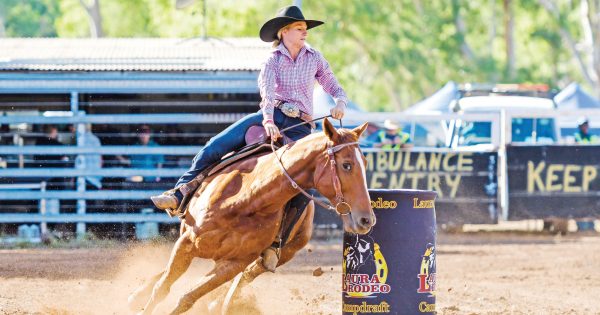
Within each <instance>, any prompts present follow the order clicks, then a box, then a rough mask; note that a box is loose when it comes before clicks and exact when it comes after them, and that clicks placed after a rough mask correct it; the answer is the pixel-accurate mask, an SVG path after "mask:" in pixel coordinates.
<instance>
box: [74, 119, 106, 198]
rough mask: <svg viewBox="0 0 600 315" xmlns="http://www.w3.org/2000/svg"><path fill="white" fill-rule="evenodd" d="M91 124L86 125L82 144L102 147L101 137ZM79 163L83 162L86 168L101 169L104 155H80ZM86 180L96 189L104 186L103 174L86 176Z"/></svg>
mask: <svg viewBox="0 0 600 315" xmlns="http://www.w3.org/2000/svg"><path fill="white" fill-rule="evenodd" d="M91 126H92V125H91V124H87V125H86V130H85V132H84V133H83V134H82V135H81V141H80V142H81V145H82V146H84V147H100V146H101V143H100V139H99V138H98V137H97V136H96V135H94V134H93V133H92V127H91ZM77 163H83V165H84V168H85V169H100V168H102V156H101V155H100V154H86V155H79V156H78V157H77ZM85 181H86V183H87V184H89V185H91V186H93V187H95V188H96V189H101V188H102V176H86V177H85Z"/></svg>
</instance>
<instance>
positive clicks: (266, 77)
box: [258, 55, 281, 139]
mask: <svg viewBox="0 0 600 315" xmlns="http://www.w3.org/2000/svg"><path fill="white" fill-rule="evenodd" d="M276 75H277V66H276V63H275V55H271V57H269V59H268V60H267V61H266V62H265V64H264V65H263V67H262V69H261V70H260V74H259V75H258V88H259V89H260V96H261V98H262V101H261V102H260V107H261V109H262V112H263V126H264V127H265V131H266V133H267V136H269V137H272V138H274V139H277V138H279V137H280V136H281V135H280V134H279V128H277V126H276V125H275V121H274V120H273V113H274V111H275V102H276V101H277V100H276V99H275V84H276V83H275V82H276V81H275V79H276Z"/></svg>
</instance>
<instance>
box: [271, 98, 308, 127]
mask: <svg viewBox="0 0 600 315" xmlns="http://www.w3.org/2000/svg"><path fill="white" fill-rule="evenodd" d="M275 107H276V108H279V110H281V112H282V113H283V114H284V115H286V116H288V117H291V118H300V119H302V120H304V121H305V122H308V123H310V126H311V127H312V129H315V123H314V122H313V121H312V120H313V118H312V116H311V115H309V114H307V113H305V112H303V111H301V110H300V108H298V106H296V105H294V104H291V103H286V102H284V101H277V103H276V104H275Z"/></svg>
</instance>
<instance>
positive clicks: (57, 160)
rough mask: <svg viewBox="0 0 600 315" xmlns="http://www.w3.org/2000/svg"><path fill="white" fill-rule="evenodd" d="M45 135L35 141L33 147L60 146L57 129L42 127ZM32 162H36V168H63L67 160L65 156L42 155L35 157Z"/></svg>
mask: <svg viewBox="0 0 600 315" xmlns="http://www.w3.org/2000/svg"><path fill="white" fill-rule="evenodd" d="M44 133H45V135H44V136H42V137H41V138H38V139H37V140H36V141H35V145H39V146H61V145H63V144H62V143H60V142H59V141H58V128H57V127H56V126H54V125H46V126H45V127H44ZM33 160H34V161H36V163H35V166H36V167H65V164H66V162H67V161H68V160H69V158H68V157H67V156H66V155H60V154H42V155H35V156H34V157H33Z"/></svg>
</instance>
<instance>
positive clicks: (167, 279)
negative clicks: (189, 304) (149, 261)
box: [143, 233, 194, 314]
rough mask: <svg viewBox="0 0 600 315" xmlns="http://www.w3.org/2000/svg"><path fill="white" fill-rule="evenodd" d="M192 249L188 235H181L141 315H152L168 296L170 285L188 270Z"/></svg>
mask: <svg viewBox="0 0 600 315" xmlns="http://www.w3.org/2000/svg"><path fill="white" fill-rule="evenodd" d="M192 248H193V244H192V242H191V241H190V239H189V233H184V234H182V235H181V236H180V237H179V239H178V240H177V242H176V243H175V247H174V248H173V251H172V252H171V258H170V259H169V263H168V264H167V268H166V269H165V271H164V272H163V273H162V275H161V277H160V279H158V281H157V282H156V284H155V285H154V288H153V290H152V294H151V295H150V300H149V301H148V303H146V306H145V307H144V311H143V314H152V311H153V310H154V308H155V307H156V305H157V304H158V303H160V302H161V301H162V300H163V299H164V298H165V297H166V296H167V294H169V290H170V289H171V285H173V283H174V282H175V281H176V280H177V279H179V277H181V275H183V273H185V271H186V270H187V269H188V268H189V266H190V264H191V262H192V259H193V258H194V256H193V255H192V253H191V252H192Z"/></svg>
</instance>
